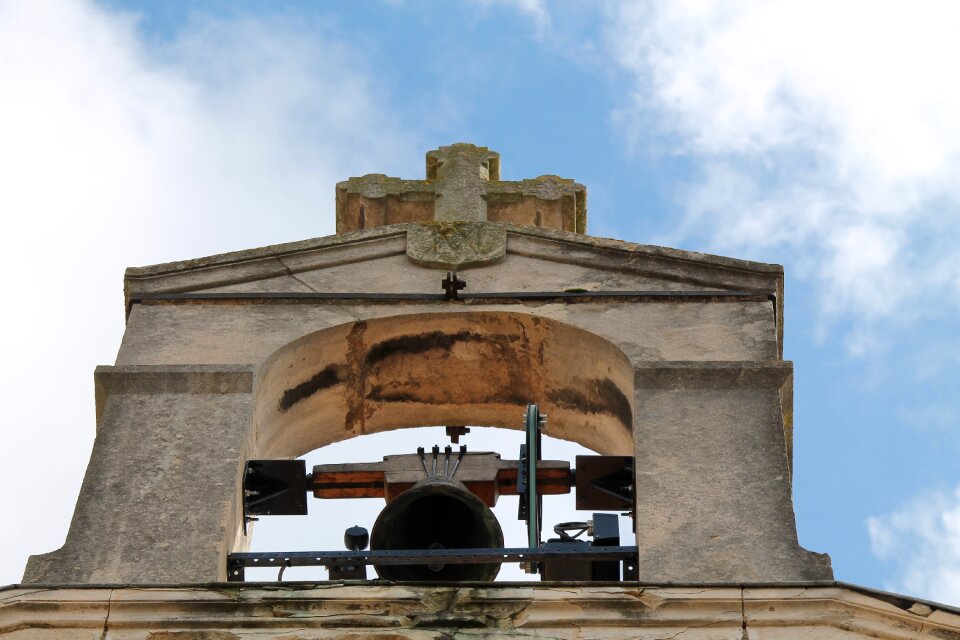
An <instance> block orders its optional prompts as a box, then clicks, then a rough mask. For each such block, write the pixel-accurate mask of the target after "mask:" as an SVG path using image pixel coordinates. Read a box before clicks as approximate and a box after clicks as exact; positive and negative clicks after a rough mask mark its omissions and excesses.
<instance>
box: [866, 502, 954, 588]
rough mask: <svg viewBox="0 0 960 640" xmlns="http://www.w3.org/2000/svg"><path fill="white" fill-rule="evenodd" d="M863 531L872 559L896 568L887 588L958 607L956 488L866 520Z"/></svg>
mask: <svg viewBox="0 0 960 640" xmlns="http://www.w3.org/2000/svg"><path fill="white" fill-rule="evenodd" d="M867 528H868V530H869V532H870V541H871V548H872V550H873V553H874V555H876V556H877V557H878V558H879V559H881V560H884V561H887V562H891V563H893V564H894V565H895V566H896V571H897V578H896V579H895V580H894V581H893V582H891V583H890V584H888V585H886V587H887V588H888V589H890V590H892V591H898V592H901V593H909V594H910V595H916V596H919V597H922V598H929V599H931V600H935V601H937V602H943V603H948V604H953V605H957V604H960V486H958V487H957V488H956V489H955V490H954V491H953V492H952V493H933V494H930V495H926V496H921V497H919V498H917V499H915V500H913V501H912V502H909V503H907V504H905V505H903V506H901V507H900V508H899V509H897V510H896V511H895V512H893V513H891V514H888V515H885V516H880V517H874V518H869V519H868V520H867Z"/></svg>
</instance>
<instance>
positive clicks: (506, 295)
mask: <svg viewBox="0 0 960 640" xmlns="http://www.w3.org/2000/svg"><path fill="white" fill-rule="evenodd" d="M594 298H604V299H618V298H628V299H641V300H643V299H647V300H651V301H654V300H669V301H677V302H702V301H704V300H718V301H719V300H730V301H746V302H749V301H758V302H762V301H767V300H769V301H775V300H776V294H775V293H773V292H770V291H607V290H604V291H491V292H482V293H459V294H458V295H457V298H456V299H453V300H451V299H450V298H448V297H447V296H446V295H445V294H442V293H356V292H333V291H325V292H314V291H302V292H285V293H278V292H250V293H138V294H136V295H134V296H133V297H132V298H131V299H130V303H131V304H137V303H144V302H233V301H235V302H242V301H250V302H313V301H322V300H375V301H384V302H386V301H400V302H403V301H415V302H437V301H449V302H457V301H467V300H521V301H524V300H586V301H589V300H591V299H594Z"/></svg>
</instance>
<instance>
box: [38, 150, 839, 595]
mask: <svg viewBox="0 0 960 640" xmlns="http://www.w3.org/2000/svg"><path fill="white" fill-rule="evenodd" d="M371 185H372V186H371ZM375 187H376V188H375ZM337 194H338V202H337V211H338V221H337V224H338V231H339V233H338V234H337V235H335V236H331V237H326V238H319V239H314V240H307V241H303V242H296V243H290V244H284V245H276V246H271V247H265V248H262V249H253V250H249V251H242V252H237V253H232V254H225V255H220V256H212V257H208V258H201V259H198V260H190V261H185V262H178V263H172V264H165V265H157V266H152V267H143V268H133V269H129V270H128V271H127V274H126V277H125V292H126V314H127V326H126V330H125V333H124V337H123V342H122V344H121V346H120V349H119V352H118V356H117V360H116V362H115V363H114V364H113V365H111V366H103V367H99V368H98V369H97V372H96V376H95V378H96V393H97V439H96V443H95V445H94V450H93V453H92V456H91V461H90V465H89V468H88V470H87V474H86V477H85V479H84V484H83V488H82V490H81V494H80V498H79V500H78V504H77V509H76V512H75V514H74V519H73V522H72V524H71V528H70V532H69V534H68V536H67V540H66V543H65V545H64V547H63V548H62V549H60V550H58V551H54V552H52V553H48V554H44V555H41V556H34V557H32V558H31V560H30V563H29V565H28V567H27V571H26V574H25V577H24V582H25V583H49V582H70V583H149V584H173V583H178V584H180V583H205V582H210V581H216V580H222V579H224V577H225V571H226V558H227V555H228V554H229V553H231V552H232V551H237V550H242V549H243V548H244V547H245V545H246V544H247V543H248V538H247V537H246V535H245V534H244V531H243V527H242V522H241V520H242V517H241V501H240V494H241V491H240V481H241V474H242V469H243V463H244V461H245V460H247V459H257V458H266V457H272V458H289V457H296V456H300V455H302V454H304V453H306V452H308V451H311V450H313V449H315V448H317V447H320V446H324V445H326V444H330V443H332V442H336V441H338V440H343V439H346V438H351V437H355V436H359V435H364V434H369V433H376V432H378V431H384V430H389V429H397V428H406V427H416V426H421V425H436V424H469V425H478V426H498V427H511V428H517V427H519V424H518V421H517V416H519V415H520V414H521V412H522V410H523V408H524V406H525V404H526V403H528V402H538V403H540V404H541V406H542V407H543V409H544V410H545V412H546V413H548V414H549V415H550V420H549V422H548V425H547V431H546V433H547V434H548V435H553V436H557V437H561V438H566V439H570V440H574V441H577V442H579V443H581V444H583V445H585V446H587V447H590V448H592V449H594V450H595V451H597V452H600V453H604V454H609V455H621V456H622V455H628V456H634V457H635V467H634V470H635V487H636V492H635V504H634V509H633V513H634V515H635V527H636V531H637V547H638V573H639V579H640V580H641V581H642V582H646V583H658V584H664V583H673V582H748V581H802V580H823V579H830V578H832V571H831V569H830V563H829V558H827V557H826V556H823V555H820V554H815V553H811V552H808V551H806V550H804V549H803V548H801V547H800V546H799V544H798V541H797V536H796V526H795V521H794V513H793V506H792V498H791V465H790V458H791V449H792V446H791V444H792V380H793V377H792V364H791V363H790V362H786V361H784V360H783V359H782V327H783V271H782V268H781V267H779V266H778V265H767V264H759V263H754V262H747V261H742V260H734V259H729V258H722V257H717V256H708V255H703V254H698V253H692V252H685V251H679V250H675V249H667V248H662V247H652V246H646V245H638V244H632V243H627V242H621V241H617V240H607V239H600V238H593V237H589V236H586V235H584V233H583V231H585V228H584V225H585V220H586V217H585V216H586V208H585V202H586V200H585V190H584V189H583V187H582V186H580V185H577V184H575V183H573V182H572V181H564V180H560V179H554V178H540V179H536V180H533V181H518V182H506V181H501V180H499V156H498V155H497V154H495V153H494V152H491V151H489V150H487V149H485V148H482V147H473V146H471V145H454V146H452V147H444V148H441V149H440V150H438V151H436V152H431V153H430V154H428V157H427V178H426V179H425V180H422V181H417V180H413V181H400V180H399V179H392V178H391V179H386V178H382V177H378V176H373V177H371V176H367V177H364V178H356V179H351V180H348V181H347V182H345V183H341V184H340V185H338V187H337ZM378 194H379V195H378ZM404 194H406V195H404ZM411 194H414V195H415V197H414V195H411ZM416 194H419V195H416ZM425 194H426V195H425ZM391 198H393V200H391ZM405 198H406V199H405ZM504 202H507V203H508V204H509V206H507V205H504V204H503V203H504ZM378 203H379V204H378ZM398 203H399V204H398ZM424 203H428V204H429V206H427V204H424ZM498 203H499V204H498ZM510 203H512V204H510ZM361 207H362V211H363V213H362V215H361ZM378 207H379V208H378ZM391 207H393V208H391ZM418 207H419V208H418ZM511 207H512V208H511ZM551 207H553V208H551ZM398 211H399V212H400V213H397V212H398ZM504 212H512V213H509V215H508V214H507V213H504ZM531 212H532V215H531ZM537 212H539V216H538V213H537ZM401 214H402V215H401ZM361 222H362V224H361ZM361 227H362V228H361ZM449 272H456V273H455V274H452V273H449ZM454 282H462V283H465V288H462V289H457V288H456V287H454V286H453V285H452V283H454Z"/></svg>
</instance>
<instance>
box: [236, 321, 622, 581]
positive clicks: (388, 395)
mask: <svg viewBox="0 0 960 640" xmlns="http://www.w3.org/2000/svg"><path fill="white" fill-rule="evenodd" d="M531 402H533V403H537V404H539V405H540V408H541V411H542V412H543V413H546V414H547V415H548V420H547V423H546V427H545V430H544V435H545V436H547V438H548V442H549V438H555V439H557V442H559V441H570V442H574V443H577V444H579V445H581V446H582V447H585V448H586V449H587V450H589V452H596V453H601V454H606V455H626V456H629V455H633V368H632V366H631V365H630V362H629V360H628V359H627V357H626V356H625V355H624V354H623V353H622V352H621V351H620V350H619V349H618V348H617V347H615V346H614V345H613V344H611V343H610V342H608V341H606V340H605V339H603V338H600V337H598V336H596V335H594V334H592V333H589V332H587V331H585V330H583V329H580V328H577V327H573V326H571V325H567V324H564V323H561V322H558V321H556V320H551V319H547V318H543V317H538V316H531V315H528V314H519V313H507V312H489V311H465V312H458V313H447V312H444V313H425V314H411V315H401V316H390V317H385V318H377V319H372V320H366V321H357V322H352V323H348V324H345V325H340V326H336V327H332V328H328V329H324V330H321V331H318V332H316V333H313V334H310V335H307V336H304V337H303V338H300V339H299V340H296V341H295V342H293V343H291V344H289V345H287V346H285V347H283V348H282V349H280V350H279V351H277V352H276V353H275V354H273V356H271V358H270V359H269V360H268V361H267V362H266V363H265V364H264V366H263V367H261V369H260V372H259V375H258V383H257V395H256V407H255V411H254V424H253V427H254V431H253V439H252V441H251V446H250V450H249V454H248V456H247V457H249V458H295V457H300V456H304V454H307V453H308V452H317V453H318V454H319V456H318V457H316V458H314V457H313V456H311V457H309V458H307V460H308V465H311V466H312V465H313V464H318V462H316V460H323V462H324V463H344V462H375V461H378V460H380V459H381V458H382V457H383V456H384V455H390V454H404V453H407V454H410V453H414V452H415V450H416V448H417V446H424V447H429V446H431V445H433V444H439V445H443V444H444V440H445V438H444V436H443V431H442V428H439V427H435V428H434V429H440V431H439V432H438V433H439V435H436V434H434V435H429V436H427V437H426V438H425V439H424V441H423V442H414V439H412V438H409V437H404V436H410V435H413V433H412V432H409V431H405V432H403V433H396V434H389V433H387V432H391V431H395V430H398V429H411V428H418V427H423V426H424V425H445V426H467V425H482V426H484V427H500V428H508V429H514V430H519V429H522V428H523V413H524V410H525V408H526V406H527V404H528V403H531ZM421 431H422V430H421ZM480 431H497V430H496V429H481V430H480ZM503 433H504V432H501V436H500V437H499V438H497V442H496V443H491V444H490V445H479V446H481V447H482V450H492V451H495V452H497V453H500V454H501V456H502V458H503V459H505V460H506V459H513V458H516V457H517V454H518V448H519V443H520V442H521V440H522V438H521V437H520V434H519V433H517V434H516V437H514V438H505V437H503ZM374 435H377V436H379V437H374ZM391 435H396V436H399V437H398V438H396V440H395V441H396V442H397V443H399V444H402V445H403V446H399V447H395V448H393V450H391V448H389V447H387V446H384V443H389V442H390V438H389V437H388V436H391ZM359 436H366V437H363V438H359ZM384 438H385V439H384ZM468 438H469V439H468V440H467V443H468V445H469V447H470V449H471V450H472V451H477V446H478V445H476V444H475V443H476V442H477V440H478V438H477V437H475V436H474V435H473V434H471V436H468ZM353 439H356V443H357V445H360V446H361V448H360V449H359V451H362V452H363V455H361V456H357V457H352V458H350V457H347V456H351V454H350V453H348V452H349V451H350V450H351V447H350V446H348V443H346V442H344V441H351V440H353ZM427 440H429V442H428V441H427ZM471 440H472V442H471ZM501 441H502V446H501ZM361 442H362V443H363V444H362V445H361ZM335 443H340V444H341V445H343V446H342V447H329V445H334V444H335ZM350 444H352V443H350ZM581 451H583V450H582V449H581ZM331 455H333V456H334V457H333V458H332V459H331V457H330V456H331ZM549 455H551V454H550V452H549V450H548V451H545V456H544V457H545V459H547V456H549ZM573 455H576V454H575V453H574V454H568V455H563V456H562V457H558V459H563V460H568V461H570V462H571V463H572V462H573V460H572V457H573ZM337 456H341V457H337ZM550 500H551V501H557V500H560V496H551V497H550ZM322 502H326V503H330V502H338V501H322ZM350 502H358V501H355V500H354V501H350ZM360 502H364V501H360ZM365 502H367V505H365V507H364V508H372V509H374V510H377V511H378V510H379V509H381V508H382V507H383V502H382V500H381V501H378V500H366V501H365ZM370 503H376V504H374V505H372V506H371V504H370ZM554 504H556V505H557V506H558V507H559V509H558V510H557V512H556V513H557V514H561V513H567V516H566V517H567V519H570V517H573V515H572V512H573V511H574V507H573V501H572V499H571V500H569V501H568V502H567V503H566V505H564V503H563V501H562V500H561V501H559V502H554ZM504 505H506V506H504ZM498 507H499V509H500V510H503V509H506V513H507V514H509V512H510V511H511V510H512V511H513V514H512V517H511V516H510V515H502V514H500V513H498V514H497V515H498V520H500V521H501V525H502V526H506V525H510V526H512V525H513V523H515V522H516V508H517V502H516V500H515V499H508V500H504V501H503V504H499V505H498ZM311 509H316V510H319V511H322V512H324V514H325V515H324V516H323V517H322V520H323V521H322V523H321V524H320V528H324V527H327V529H324V531H326V536H327V537H322V536H321V537H318V538H317V539H316V544H307V543H308V542H309V541H310V540H311V538H310V534H309V531H310V530H311V529H312V528H313V527H311V526H310V525H309V523H306V522H303V521H300V522H293V521H291V520H287V519H283V520H284V523H283V524H284V525H285V526H286V527H289V529H288V530H287V532H285V533H283V534H282V535H281V536H280V537H279V538H277V536H276V535H268V536H266V538H265V537H263V536H261V537H258V542H257V545H256V547H257V548H259V549H260V550H263V551H282V550H295V549H300V550H320V547H321V546H326V548H327V549H330V550H336V549H340V548H342V535H343V529H344V527H347V526H351V525H353V524H360V525H361V526H369V525H370V517H369V515H370V514H366V515H364V512H363V511H362V509H361V510H360V511H356V512H354V513H350V512H346V514H345V515H354V519H357V520H358V522H348V521H347V520H349V519H350V518H345V520H344V521H343V522H333V521H330V520H331V519H336V518H335V517H334V516H332V515H331V513H330V512H329V507H328V506H327V505H326V504H322V503H321V504H316V501H314V502H313V503H312V504H311ZM545 510H546V507H545ZM581 515H584V514H582V512H581ZM586 515H587V516H588V515H589V514H586ZM563 517H565V516H560V515H558V516H557V517H554V516H553V515H550V520H549V521H546V520H545V522H544V524H545V529H544V534H545V535H546V536H548V537H549V535H550V533H551V528H550V527H552V525H553V524H555V523H556V522H560V521H562V519H558V518H563ZM364 519H366V522H363V521H362V520H364ZM581 519H582V518H581ZM278 520H280V519H278ZM277 526H280V525H274V524H272V523H271V525H270V526H269V528H271V529H274V530H276V529H275V528H276V527H277ZM330 527H332V529H333V532H334V534H333V539H332V540H330V539H329V533H330V531H329V528H330ZM265 528H266V527H265ZM304 532H306V533H304ZM505 535H507V536H510V535H514V534H511V533H507V532H506V531H505ZM290 536H293V537H290ZM265 540H270V541H271V542H265ZM248 542H249V540H248ZM278 542H280V543H282V544H291V545H292V546H289V547H286V548H285V549H276V548H274V549H264V548H263V547H262V546H261V545H262V544H275V543H278ZM321 543H322V544H321ZM331 543H332V544H331ZM517 544H520V545H521V546H525V545H523V544H522V543H521V541H519V540H518V541H517ZM304 547H306V548H304ZM514 569H516V568H515V567H514V568H513V569H510V568H507V567H504V569H503V571H504V573H503V574H502V576H501V579H513V580H517V579H523V574H520V573H518V571H515V570H514ZM298 573H302V572H298ZM290 578H291V579H298V578H299V579H318V578H320V576H318V575H315V574H314V575H309V574H308V576H296V575H294V574H291V576H290ZM263 579H273V578H272V577H270V578H267V577H264V578H263Z"/></svg>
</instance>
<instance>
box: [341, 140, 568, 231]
mask: <svg viewBox="0 0 960 640" xmlns="http://www.w3.org/2000/svg"><path fill="white" fill-rule="evenodd" d="M586 197H587V194H586V189H585V188H584V187H583V185H580V184H577V183H576V182H574V181H573V180H568V179H565V178H559V177H557V176H549V175H548V176H540V177H539V178H533V179H531V180H518V181H503V180H500V154H499V153H497V152H496V151H491V150H490V149H488V148H487V147H478V146H475V145H472V144H467V143H462V142H461V143H457V144H453V145H450V146H447V147H440V148H439V149H436V150H434V151H429V152H427V175H426V180H402V179H400V178H389V177H387V176H385V175H383V174H370V175H366V176H363V177H360V178H350V179H349V180H347V181H345V182H341V183H340V184H338V185H337V233H343V232H346V231H357V230H362V229H369V228H372V227H379V226H382V225H386V224H397V223H401V222H433V221H436V222H510V223H513V224H518V225H529V226H534V227H542V228H546V229H561V230H564V231H574V232H577V233H585V232H586V217H587V205H586Z"/></svg>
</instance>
